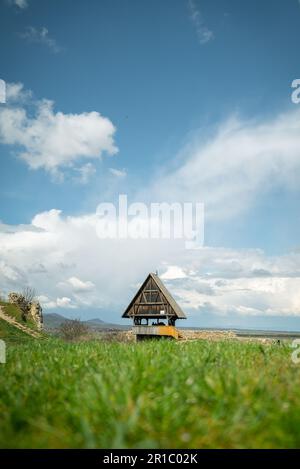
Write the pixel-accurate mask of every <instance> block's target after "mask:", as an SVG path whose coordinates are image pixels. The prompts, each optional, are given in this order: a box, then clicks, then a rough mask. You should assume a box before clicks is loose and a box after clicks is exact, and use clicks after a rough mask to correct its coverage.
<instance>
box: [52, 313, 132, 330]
mask: <svg viewBox="0 0 300 469" xmlns="http://www.w3.org/2000/svg"><path fill="white" fill-rule="evenodd" d="M66 321H70V319H68V318H65V317H64V316H62V315H61V314H57V313H45V314H44V327H45V329H46V330H47V329H57V328H59V327H60V325H61V324H62V323H64V322H66ZM82 322H83V324H85V325H86V326H88V327H89V328H91V329H93V330H98V329H99V330H101V329H128V326H125V325H121V324H111V323H109V322H105V321H102V320H101V319H99V318H95V319H88V320H87V321H82Z"/></svg>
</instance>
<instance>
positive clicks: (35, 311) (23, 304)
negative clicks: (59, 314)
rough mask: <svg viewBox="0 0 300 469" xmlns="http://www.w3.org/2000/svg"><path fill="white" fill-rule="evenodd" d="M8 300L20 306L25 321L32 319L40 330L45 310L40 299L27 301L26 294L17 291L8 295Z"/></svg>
mask: <svg viewBox="0 0 300 469" xmlns="http://www.w3.org/2000/svg"><path fill="white" fill-rule="evenodd" d="M8 301H9V303H11V304H13V305H16V306H18V307H19V308H20V310H21V312H22V319H23V321H30V320H31V321H33V322H34V323H35V324H36V326H37V328H38V329H39V330H41V329H42V328H43V310H42V307H41V305H40V303H39V302H38V301H31V302H29V301H26V299H25V297H24V295H22V294H20V293H15V292H12V293H10V294H9V295H8Z"/></svg>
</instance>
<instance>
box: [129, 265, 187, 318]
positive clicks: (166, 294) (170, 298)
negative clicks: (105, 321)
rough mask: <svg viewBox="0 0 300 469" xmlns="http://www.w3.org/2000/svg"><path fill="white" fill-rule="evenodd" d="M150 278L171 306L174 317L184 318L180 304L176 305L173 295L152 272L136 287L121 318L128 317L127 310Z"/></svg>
mask: <svg viewBox="0 0 300 469" xmlns="http://www.w3.org/2000/svg"><path fill="white" fill-rule="evenodd" d="M150 278H152V280H153V281H154V282H155V284H156V286H157V288H158V289H159V290H160V291H161V293H162V294H163V296H164V297H165V299H166V301H167V302H168V303H169V305H170V306H171V308H172V309H173V311H174V313H175V315H176V317H177V318H178V319H186V315H185V314H184V312H183V311H182V309H181V308H180V306H179V305H178V303H177V302H176V301H175V300H174V298H173V296H172V295H171V293H170V292H169V290H168V289H167V288H166V286H165V285H164V284H163V282H162V281H161V279H160V278H159V277H158V275H156V274H154V273H150V274H149V275H148V276H147V278H146V280H145V281H144V282H143V284H142V286H141V287H140V288H139V289H138V291H137V293H136V294H135V296H134V297H133V299H132V300H131V302H130V303H129V305H128V306H127V308H126V310H125V312H124V313H123V315H122V318H128V317H129V315H128V312H129V311H130V309H131V307H132V305H133V304H134V303H135V301H136V299H137V297H138V296H139V295H140V293H141V292H142V291H143V289H144V288H145V285H146V284H147V282H148V280H149V279H150Z"/></svg>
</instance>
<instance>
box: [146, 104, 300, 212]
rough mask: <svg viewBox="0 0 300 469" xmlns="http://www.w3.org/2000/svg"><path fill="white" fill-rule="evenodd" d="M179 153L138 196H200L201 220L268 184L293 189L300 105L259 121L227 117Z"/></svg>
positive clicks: (244, 201)
mask: <svg viewBox="0 0 300 469" xmlns="http://www.w3.org/2000/svg"><path fill="white" fill-rule="evenodd" d="M183 154H184V157H182V158H181V160H180V166H179V167H178V169H175V170H169V169H167V170H166V171H165V172H164V174H162V175H161V176H160V177H157V178H156V182H155V183H154V185H153V186H152V188H151V189H149V187H148V188H147V192H144V193H143V194H141V195H140V196H139V197H140V198H141V197H147V193H148V194H149V193H150V196H151V194H155V196H156V198H160V199H161V200H165V201H170V200H172V201H174V200H176V201H182V202H186V201H194V202H203V203H204V204H205V218H206V220H211V219H213V220H218V221H220V220H224V219H231V218H233V217H236V216H238V215H240V214H241V213H243V212H246V211H247V210H248V209H249V207H251V206H252V205H253V204H254V203H255V202H256V201H257V199H258V198H259V197H261V196H263V195H264V194H266V193H267V192H268V191H270V190H271V189H274V188H285V189H286V190H288V191H291V190H297V189H298V187H299V183H300V158H299V156H300V111H299V109H296V110H292V111H289V112H286V113H283V114H281V115H279V116H277V117H275V118H272V119H269V120H268V121H265V122H261V123H260V122H246V121H243V120H241V119H239V118H237V117H235V118H230V119H228V120H227V121H226V122H225V123H224V124H222V125H221V126H220V127H219V129H218V131H217V133H216V134H215V135H214V136H213V137H211V138H209V139H207V140H206V141H205V142H203V141H202V142H199V141H195V142H194V143H193V144H190V145H189V146H187V148H186V149H185V150H184V152H183Z"/></svg>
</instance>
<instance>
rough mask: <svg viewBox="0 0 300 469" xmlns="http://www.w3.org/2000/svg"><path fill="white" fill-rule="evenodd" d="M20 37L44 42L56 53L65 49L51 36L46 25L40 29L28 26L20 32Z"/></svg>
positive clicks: (34, 41) (35, 41)
mask: <svg viewBox="0 0 300 469" xmlns="http://www.w3.org/2000/svg"><path fill="white" fill-rule="evenodd" d="M19 1H20V0H19ZM20 37H21V38H22V39H25V40H26V41H28V42H30V43H35V44H42V45H44V46H46V47H48V48H49V49H50V50H51V52H54V53H55V54H57V53H58V52H61V51H62V50H63V49H62V47H60V46H59V45H58V44H57V42H56V40H55V39H53V38H52V37H50V36H49V31H48V29H47V28H45V27H42V28H40V29H39V28H35V27H33V26H28V27H27V28H26V30H25V31H24V32H23V33H20Z"/></svg>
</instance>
